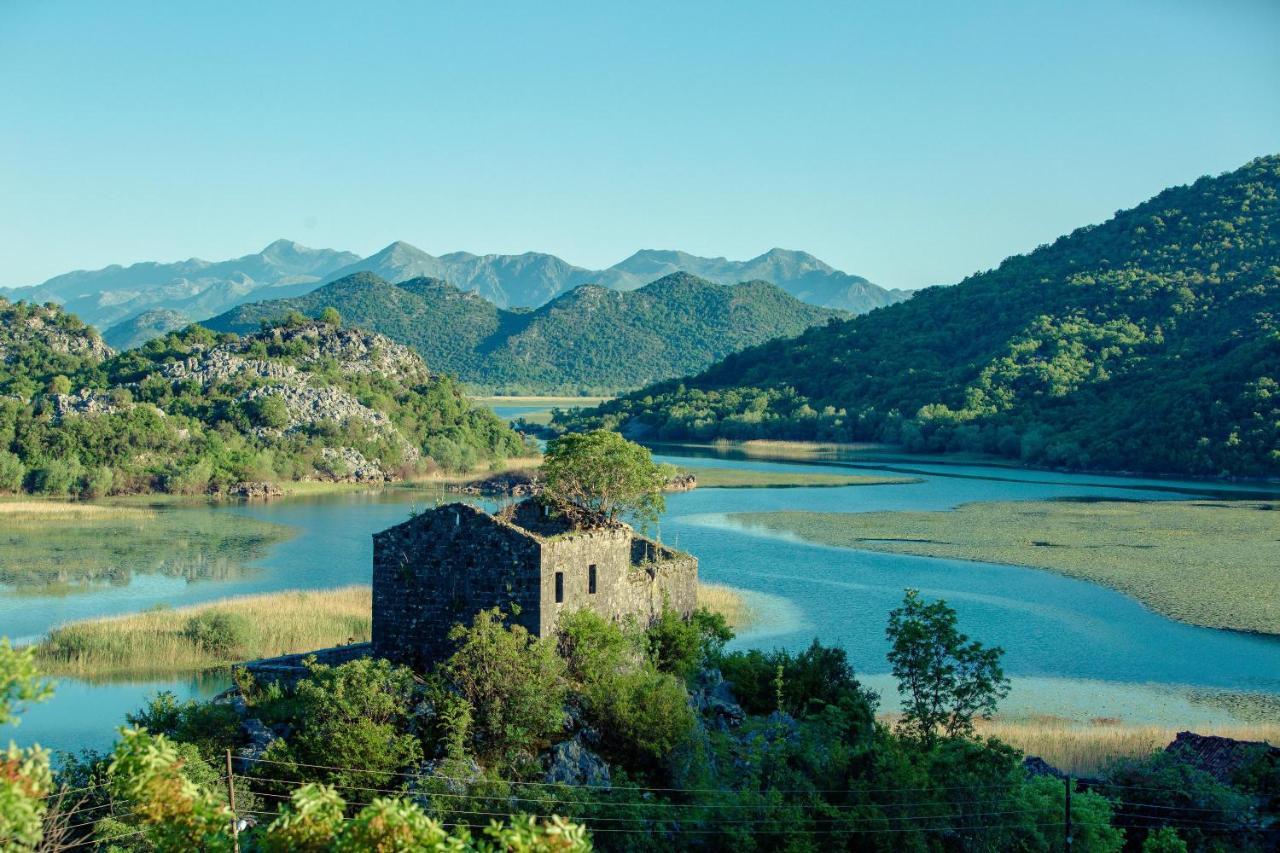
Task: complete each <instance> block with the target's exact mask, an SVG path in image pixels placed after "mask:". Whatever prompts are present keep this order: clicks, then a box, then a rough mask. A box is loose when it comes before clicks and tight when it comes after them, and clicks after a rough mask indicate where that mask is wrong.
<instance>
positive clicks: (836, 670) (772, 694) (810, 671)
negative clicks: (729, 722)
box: [718, 640, 879, 733]
mask: <svg viewBox="0 0 1280 853" xmlns="http://www.w3.org/2000/svg"><path fill="white" fill-rule="evenodd" d="M718 662H719V665H720V670H721V672H722V674H723V675H724V677H725V679H726V680H728V681H729V682H731V683H732V684H733V689H734V695H735V696H737V698H738V701H739V702H740V703H741V704H742V707H743V708H744V709H745V710H746V711H747V712H748V713H752V714H768V713H770V712H772V711H783V712H785V713H788V714H792V715H795V716H798V717H805V716H809V715H811V714H816V713H819V712H821V711H822V709H823V708H824V707H827V706H833V707H837V706H838V707H844V708H845V710H846V712H847V713H849V714H851V715H852V718H851V719H852V720H853V721H854V722H853V724H856V725H857V727H858V728H860V729H861V730H862V732H864V733H866V732H869V731H870V727H871V724H872V721H873V720H874V717H875V709H876V705H877V703H878V702H879V697H878V696H877V695H876V694H875V693H874V692H873V691H871V690H869V689H867V688H864V687H863V686H862V685H861V684H859V683H858V680H857V678H856V677H855V676H854V672H853V667H851V666H850V665H849V660H848V656H847V655H846V653H845V650H844V649H842V648H840V647H838V646H824V645H822V644H821V643H820V642H818V641H817V640H814V641H813V642H812V643H811V644H810V645H809V647H808V648H807V649H805V650H804V651H803V652H801V653H799V654H795V655H793V654H792V653H791V652H788V651H787V650H785V649H775V650H774V651H771V652H762V651H759V650H757V649H751V650H748V651H741V652H732V653H730V654H724V655H721V656H720V657H719V660H718ZM779 699H781V705H779Z"/></svg>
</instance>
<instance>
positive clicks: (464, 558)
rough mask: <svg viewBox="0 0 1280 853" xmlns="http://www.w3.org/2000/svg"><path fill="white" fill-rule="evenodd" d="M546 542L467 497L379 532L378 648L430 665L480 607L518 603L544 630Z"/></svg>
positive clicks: (524, 619) (527, 621) (523, 615)
mask: <svg viewBox="0 0 1280 853" xmlns="http://www.w3.org/2000/svg"><path fill="white" fill-rule="evenodd" d="M539 551H540V543H539V542H538V540H537V539H536V538H534V537H532V536H530V535H529V534H528V533H526V532H524V531H522V530H520V529H518V528H516V527H514V526H512V525H510V524H507V523H505V522H503V521H501V520H498V519H495V518H493V517H492V516H490V515H488V514H487V513H485V512H483V511H482V510H478V509H476V508H475V507H472V506H468V505H466V504H460V503H459V504H449V505H447V506H444V507H440V508H438V509H435V510H432V511H430V512H427V513H424V514H423V515H422V516H419V517H417V518H413V519H410V520H409V521H407V522H405V523H404V524H401V525H397V526H396V527H392V528H390V529H388V530H384V531H382V532H381V533H377V534H375V535H374V537H373V650H374V654H376V655H377V656H379V657H386V658H390V659H391V660H395V661H399V662H401V663H406V664H409V665H410V666H413V667H414V668H416V669H419V670H426V669H427V668H429V667H430V665H431V664H433V663H434V662H435V661H437V660H440V659H441V658H443V657H445V656H447V655H448V654H449V653H450V651H451V646H450V643H449V640H448V636H447V635H448V633H449V629H450V628H451V627H452V626H453V625H455V624H457V623H459V622H462V623H469V622H470V621H471V618H472V617H473V616H474V615H475V614H476V613H477V612H478V611H480V610H484V609H486V608H490V607H502V608H503V609H504V610H506V611H507V612H508V613H509V612H510V611H511V610H512V605H513V604H515V605H518V606H519V608H520V613H519V614H518V615H516V616H513V617H511V621H512V622H513V623H515V624H521V625H524V627H526V628H527V629H528V630H530V631H532V632H537V631H538V630H539V627H540V624H539V600H538V599H539V564H540V553H539Z"/></svg>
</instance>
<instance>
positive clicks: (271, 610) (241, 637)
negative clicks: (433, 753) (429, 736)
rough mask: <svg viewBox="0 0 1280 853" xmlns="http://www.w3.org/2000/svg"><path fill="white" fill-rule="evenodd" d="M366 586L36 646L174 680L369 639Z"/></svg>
mask: <svg viewBox="0 0 1280 853" xmlns="http://www.w3.org/2000/svg"><path fill="white" fill-rule="evenodd" d="M698 604H699V606H702V607H706V608H708V609H710V610H712V611H714V612H717V613H720V614H721V615H723V616H724V617H725V621H726V622H728V623H729V625H730V626H731V627H732V628H733V629H734V630H735V631H741V630H744V629H746V628H749V627H750V625H751V623H752V622H753V621H754V620H755V618H756V616H755V612H754V610H753V608H751V607H750V605H748V603H747V602H746V600H745V599H744V598H743V596H742V594H741V592H739V591H738V590H736V589H733V588H732V587H727V586H723V585H720V584H700V585H699V588H698ZM372 606H373V598H372V591H371V589H370V588H369V587H368V586H349V587H343V588H340V589H330V590H290V591H287V592H277V593H270V594H265V595H246V596H239V597H236V598H227V599H221V600H219V601H211V602H208V603H206V604H198V605H194V606H190V607H180V608H156V609H152V610H147V611H144V612H142V613H132V614H128V615H125V616H113V617H108V618H102V619H87V620H83V621H80V622H72V623H70V624H67V625H63V626H60V627H58V628H55V629H53V630H52V631H50V632H49V636H48V637H47V638H46V639H45V640H44V641H42V642H40V643H38V644H37V645H36V662H37V664H38V666H39V667H40V669H41V670H42V671H43V672H46V673H48V674H50V675H58V676H73V677H76V678H84V679H90V680H93V679H112V678H125V677H129V678H139V677H160V676H173V675H179V674H185V673H196V672H202V671H205V670H211V669H218V668H226V667H230V666H232V665H234V664H237V663H240V662H243V661H246V660H254V659H257V658H265V657H276V656H278V655H288V654H297V653H300V652H307V651H311V650H313V649H323V648H328V647H330V646H338V645H344V644H347V643H363V642H366V641H368V640H369V638H370V632H371V630H372V624H373V622H372Z"/></svg>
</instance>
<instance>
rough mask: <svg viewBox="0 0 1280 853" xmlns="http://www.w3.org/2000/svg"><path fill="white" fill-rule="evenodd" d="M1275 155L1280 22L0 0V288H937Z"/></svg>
mask: <svg viewBox="0 0 1280 853" xmlns="http://www.w3.org/2000/svg"><path fill="white" fill-rule="evenodd" d="M1277 151H1280V2H1276V0H1260V2H1245V0H1204V2H1200V0H1166V2H1158V3H1157V2H1083V1H1082V0H1075V2H1070V3H1048V2H1044V3H1040V2H1028V1H1027V0H1022V2H1010V3H989V2H977V0H975V2H966V3H952V2H938V3H930V4H924V3H921V4H916V3H910V2H884V3H854V2H832V3H823V4H818V3H812V4H811V3H796V2H788V3H775V4H762V3H751V2H746V0H737V2H726V3H703V2H694V3H690V2H678V3H671V4H665V3H656V2H644V3H625V4H624V3H600V2H594V3H581V4H579V3H571V2H556V3H531V2H520V3H496V2H495V3H456V4H454V3H427V2H420V3H402V4H398V3H387V2H370V3H351V2H343V3H328V2H319V0H310V2H251V3H250V2H245V3H240V2H228V0H219V2H216V3H175V2H154V3H143V2H127V0H118V2H57V0H0V284H9V285H18V284H31V283H35V282H37V281H40V280H42V279H44V278H46V277H48V276H50V275H53V274H56V273H59V272H64V271H66V270H69V269H75V268H94V267H98V266H103V265H105V264H108V263H113V262H120V263H129V262H133V261H137V260H144V259H145V260H176V259H180V258H186V257H190V256H193V255H194V256H198V257H203V258H208V259H222V258H226V257H232V256H236V255H240V254H244V253H247V252H251V251H256V250H258V249H259V248H261V247H262V246H263V245H265V244H266V243H268V242H270V241H271V240H272V239H275V238H277V237H288V238H291V239H295V240H298V241H299V242H302V243H306V244H308V245H313V246H331V247H334V248H342V249H350V250H352V251H355V252H359V253H361V254H367V253H369V252H372V251H374V250H376V249H378V248H380V247H382V246H383V245H385V244H386V243H388V242H390V241H392V240H394V239H403V240H407V241H409V242H410V243H413V244H415V245H417V246H420V247H421V248H423V249H425V250H427V251H430V252H437V253H438V252H445V251H451V250H459V249H465V250H468V251H474V252H519V251H525V250H541V251H549V252H554V253H556V254H558V255H561V256H562V257H564V258H566V259H567V260H569V261H572V262H574V263H578V264H582V265H584V266H606V265H608V264H611V263H614V262H616V261H618V260H620V259H622V257H624V256H625V255H627V254H629V253H630V252H631V251H633V250H635V249H638V248H681V249H685V250H687V251H691V252H696V253H700V254H716V255H726V256H728V257H731V258H745V257H750V256H753V255H756V254H758V253H760V252H762V251H765V250H767V249H769V248H770V247H772V246H783V247H786V248H803V249H807V250H809V251H811V252H813V253H814V254H816V255H818V256H819V257H821V258H823V259H825V260H827V261H828V262H830V263H832V264H834V265H836V266H838V267H840V268H842V269H846V270H848V271H850V272H855V273H860V274H862V275H866V276H868V277H870V278H872V279H873V280H875V281H877V282H880V283H882V284H885V285H889V286H905V287H919V286H923V285H928V284H936V283H950V282H953V281H956V280H958V279H960V278H961V277H963V276H964V275H966V274H967V273H970V272H973V271H975V270H978V269H983V268H986V267H989V266H991V265H994V264H996V263H998V262H999V261H1000V260H1001V259H1002V258H1003V257H1005V256H1006V255H1009V254H1012V253H1015V252H1019V251H1024V250H1027V249H1030V248H1032V247H1034V246H1035V245H1037V244H1039V243H1042V242H1045V241H1048V240H1052V239H1053V238H1054V237H1056V236H1057V235H1059V234H1060V233H1063V232H1065V231H1068V230H1070V229H1071V228H1073V227H1075V226H1078V225H1083V224H1086V223H1090V222H1098V221H1101V220H1103V219H1105V218H1107V217H1108V216H1109V215H1110V214H1111V213H1112V212H1114V211H1115V210H1117V209H1119V208H1122V207H1128V206H1131V205H1133V204H1135V203H1137V202H1139V201H1142V200H1143V199H1144V198H1147V197H1148V196H1150V195H1152V194H1154V193H1155V192H1156V191H1158V190H1160V189H1161V188H1163V187H1165V186H1167V185H1170V184H1175V183H1185V182H1187V181H1190V180H1193V179H1194V178H1196V177H1197V176H1199V175H1201V174H1208V173H1217V172H1221V171H1225V170H1228V169H1232V168H1235V167H1236V166H1239V165H1241V164H1243V163H1244V162H1246V161H1247V160H1249V159H1250V158H1252V157H1254V156H1257V155H1260V154H1266V153H1274V152H1277Z"/></svg>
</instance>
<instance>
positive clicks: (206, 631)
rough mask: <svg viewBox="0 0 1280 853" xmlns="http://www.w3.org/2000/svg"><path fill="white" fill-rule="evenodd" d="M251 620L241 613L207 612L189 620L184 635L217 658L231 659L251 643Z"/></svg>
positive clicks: (183, 630) (183, 631)
mask: <svg viewBox="0 0 1280 853" xmlns="http://www.w3.org/2000/svg"><path fill="white" fill-rule="evenodd" d="M249 634H250V626H249V620H248V619H246V618H245V617H244V616H242V615H240V614H239V613H229V612H227V611H225V610H205V611H202V612H200V613H197V614H196V615H194V616H192V617H191V618H190V619H188V620H187V624H186V626H185V627H184V628H183V629H182V635H183V636H184V637H186V638H187V639H188V640H190V641H191V642H193V643H195V644H196V645H197V646H199V647H200V648H202V649H204V650H205V651H206V652H208V653H209V654H211V655H214V656H216V657H221V658H225V657H231V656H232V655H233V654H234V652H235V651H236V650H237V649H240V648H242V647H243V646H245V645H246V644H247V643H248V642H249Z"/></svg>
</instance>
